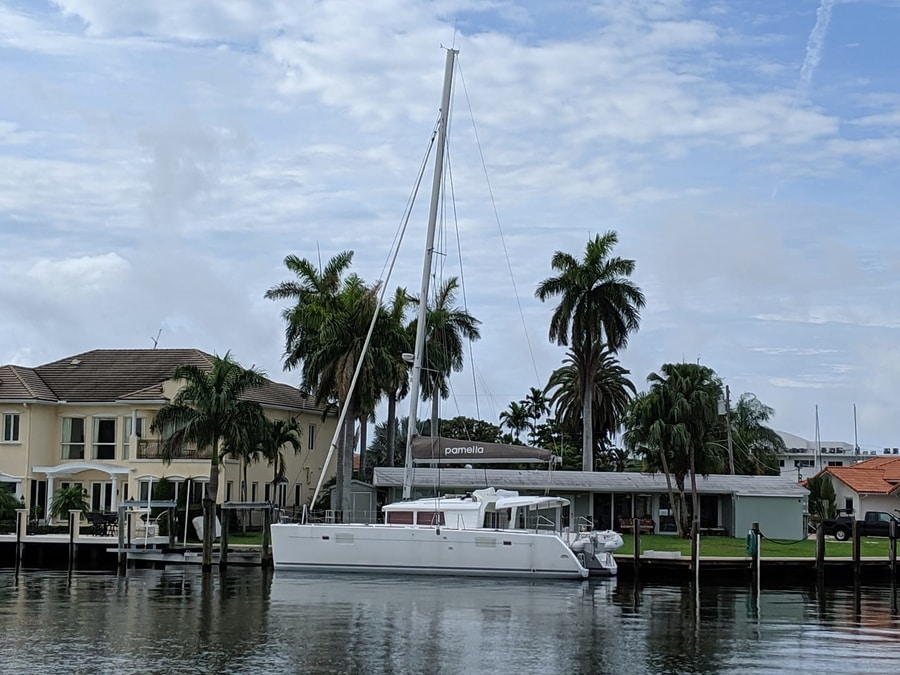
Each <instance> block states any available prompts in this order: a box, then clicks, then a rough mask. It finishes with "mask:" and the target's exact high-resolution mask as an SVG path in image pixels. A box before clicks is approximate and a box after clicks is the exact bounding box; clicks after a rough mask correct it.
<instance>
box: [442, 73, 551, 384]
mask: <svg viewBox="0 0 900 675" xmlns="http://www.w3.org/2000/svg"><path fill="white" fill-rule="evenodd" d="M456 64H457V68H458V69H459V79H460V82H462V88H463V93H464V94H465V96H466V104H467V105H468V107H469V117H470V118H471V120H472V130H473V132H474V134H475V145H476V146H477V147H478V156H479V158H480V159H481V169H482V171H483V172H484V178H485V180H486V181H487V188H488V194H489V195H490V198H491V208H492V209H493V211H494V220H495V222H496V223H497V231H498V232H499V233H500V243H501V244H502V246H503V255H504V257H505V258H506V268H507V270H509V278H510V281H511V282H512V287H513V294H514V295H515V297H516V305H517V307H518V309H519V318H520V319H521V320H522V329H523V331H524V332H525V342H526V343H527V344H528V354H529V356H531V367H532V368H533V369H534V377H535V379H536V380H537V381H538V382H540V375H539V374H538V369H537V361H536V360H535V358H534V350H533V349H532V347H531V338H530V337H529V336H528V325H527V324H526V323H525V311H524V310H523V309H522V299H521V298H520V297H519V289H518V287H517V286H516V278H515V276H514V275H513V269H512V263H511V262H510V260H509V250H508V249H507V247H506V238H505V237H504V236H503V227H502V225H501V224H500V214H499V213H498V211H497V202H496V200H495V199H494V190H493V188H492V187H491V179H490V176H489V175H488V170H487V164H486V162H485V161H484V152H483V151H482V149H481V139H480V138H479V137H478V127H477V126H476V125H475V115H474V114H473V112H472V102H471V100H470V99H469V90H468V88H467V87H466V78H465V77H464V76H463V72H462V66H461V65H460V62H459V60H457V62H456Z"/></svg>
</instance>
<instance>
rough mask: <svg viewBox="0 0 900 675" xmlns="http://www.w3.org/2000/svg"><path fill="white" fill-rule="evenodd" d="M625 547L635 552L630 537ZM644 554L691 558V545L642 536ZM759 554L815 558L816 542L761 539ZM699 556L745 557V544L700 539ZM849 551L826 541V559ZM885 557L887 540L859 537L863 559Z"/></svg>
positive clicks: (669, 538) (846, 544)
mask: <svg viewBox="0 0 900 675" xmlns="http://www.w3.org/2000/svg"><path fill="white" fill-rule="evenodd" d="M622 539H623V540H624V541H625V545H624V546H622V548H620V549H619V550H618V553H619V554H623V555H627V554H629V553H631V552H632V551H634V537H633V536H632V535H630V534H626V535H622ZM645 551H680V552H681V554H682V555H684V556H690V555H691V542H690V540H688V539H679V538H678V537H674V536H667V535H659V534H656V535H643V536H642V537H641V553H643V552H645ZM760 552H761V554H762V556H763V557H764V558H766V557H771V558H815V557H816V542H815V540H814V539H808V540H806V541H800V542H789V543H788V542H783V541H781V540H776V541H769V540H767V539H763V540H762V542H761V544H760ZM700 555H701V556H712V557H715V556H721V557H738V558H740V557H745V556H746V555H747V551H746V541H745V539H744V538H740V539H735V538H733V537H702V538H701V539H700ZM851 555H852V548H851V545H850V542H848V541H847V542H840V541H833V540H830V539H826V540H825V557H826V558H840V557H850V556H851ZM869 556H871V557H883V558H885V559H887V556H888V540H887V539H880V538H876V537H863V538H862V557H864V558H865V557H869Z"/></svg>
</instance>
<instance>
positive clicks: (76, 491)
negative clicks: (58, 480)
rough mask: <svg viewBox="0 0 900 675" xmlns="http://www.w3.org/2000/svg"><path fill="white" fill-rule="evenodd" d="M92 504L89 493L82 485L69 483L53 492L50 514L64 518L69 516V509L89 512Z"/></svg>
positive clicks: (60, 518)
mask: <svg viewBox="0 0 900 675" xmlns="http://www.w3.org/2000/svg"><path fill="white" fill-rule="evenodd" d="M89 510H90V506H89V505H88V501H87V493H86V492H85V491H84V488H83V487H81V486H80V485H68V486H66V487H62V488H59V489H58V490H56V491H55V492H54V493H53V499H52V500H50V516H51V517H53V518H57V519H59V520H62V519H64V518H68V517H69V511H82V512H87V511H89Z"/></svg>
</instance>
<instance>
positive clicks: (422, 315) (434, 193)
mask: <svg viewBox="0 0 900 675" xmlns="http://www.w3.org/2000/svg"><path fill="white" fill-rule="evenodd" d="M458 53H459V51H458V50H456V49H448V50H447V61H446V64H445V65H444V90H443V93H442V94H441V117H440V122H439V124H438V144H437V152H435V155H434V178H433V179H432V181H431V207H430V209H429V211H428V235H427V237H426V240H425V260H424V262H423V263H422V286H421V288H420V290H419V311H418V314H417V316H416V343H415V350H414V351H413V366H412V374H411V375H410V378H411V379H410V384H409V424H408V425H407V430H406V461H405V462H404V465H403V499H409V497H410V494H411V492H412V469H413V461H412V441H413V436H414V435H415V433H416V409H417V407H418V405H419V381H420V379H421V377H422V352H424V351H425V319H426V315H427V311H428V288H429V284H430V282H431V259H432V254H433V253H434V232H435V230H436V229H437V217H438V208H439V207H440V198H441V181H442V180H443V171H444V146H445V145H446V142H447V121H448V120H449V118H450V91H451V89H452V84H453V67H454V64H455V62H456V55H457V54H458ZM434 431H436V430H433V432H432V433H434Z"/></svg>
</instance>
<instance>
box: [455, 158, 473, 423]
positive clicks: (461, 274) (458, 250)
mask: <svg viewBox="0 0 900 675" xmlns="http://www.w3.org/2000/svg"><path fill="white" fill-rule="evenodd" d="M447 169H448V171H447V173H448V180H449V183H450V204H451V206H452V208H453V224H454V228H455V230H456V254H457V257H458V258H459V286H460V290H461V291H462V302H463V309H464V310H465V312H466V314H468V313H469V298H468V294H467V293H466V276H465V271H464V269H465V268H464V267H463V258H462V241H461V238H460V235H459V213H458V212H457V210H456V191H455V189H454V187H453V172H452V170H450V160H449V152H448V160H447ZM468 348H469V363H471V364H472V391H473V392H475V417H476V418H480V417H481V407H480V405H479V403H478V386H477V384H476V381H475V351H474V350H473V349H472V340H468Z"/></svg>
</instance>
